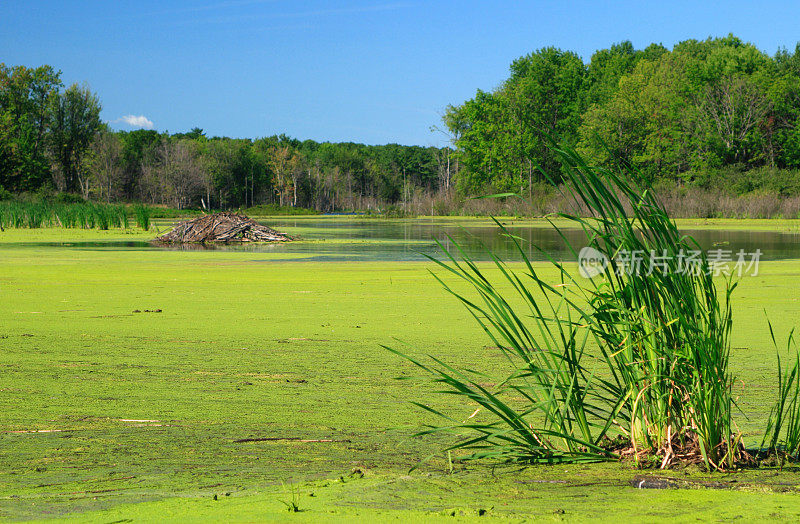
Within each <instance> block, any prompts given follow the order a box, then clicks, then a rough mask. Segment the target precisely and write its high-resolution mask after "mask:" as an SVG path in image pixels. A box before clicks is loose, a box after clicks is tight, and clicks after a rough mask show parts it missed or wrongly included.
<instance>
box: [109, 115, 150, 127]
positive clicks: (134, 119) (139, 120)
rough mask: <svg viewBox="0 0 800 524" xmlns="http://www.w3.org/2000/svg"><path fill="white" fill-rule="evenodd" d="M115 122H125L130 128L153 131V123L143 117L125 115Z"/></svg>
mask: <svg viewBox="0 0 800 524" xmlns="http://www.w3.org/2000/svg"><path fill="white" fill-rule="evenodd" d="M115 122H125V123H126V124H128V125H129V126H131V127H141V128H144V129H153V121H152V120H150V119H149V118H147V117H146V116H144V115H139V116H136V115H125V116H123V117H122V118H118V119H116V120H115Z"/></svg>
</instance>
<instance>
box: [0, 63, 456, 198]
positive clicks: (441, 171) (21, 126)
mask: <svg viewBox="0 0 800 524" xmlns="http://www.w3.org/2000/svg"><path fill="white" fill-rule="evenodd" d="M100 110H101V105H100V102H99V99H98V97H97V96H96V95H95V94H93V93H91V91H90V90H89V89H88V88H86V87H83V86H79V85H72V86H69V87H68V88H66V89H63V85H62V83H61V81H60V73H59V72H56V71H55V70H54V69H53V68H52V67H50V66H42V67H38V68H33V69H32V68H27V67H24V66H18V67H8V66H6V65H4V64H0V187H2V188H4V189H5V190H7V191H12V192H26V191H27V192H35V191H38V190H41V189H42V188H48V187H50V188H52V189H56V190H59V191H66V192H70V193H76V194H80V195H82V196H83V197H84V198H91V199H95V200H105V201H109V202H110V201H141V202H147V203H154V204H164V205H168V206H172V207H177V208H186V207H204V208H236V207H249V206H254V205H260V204H277V205H280V206H297V207H310V208H314V209H317V210H320V211H335V210H354V209H378V208H382V207H385V206H386V205H392V204H394V205H402V204H403V203H404V202H406V201H408V200H409V199H411V198H412V197H413V196H414V195H415V194H419V193H420V192H424V193H433V192H439V191H447V190H449V188H450V187H451V186H452V183H453V182H452V181H453V180H454V179H455V177H456V173H457V169H458V166H457V162H456V161H455V160H452V158H451V157H453V153H454V152H453V150H452V149H451V148H449V147H445V148H436V147H421V146H403V145H397V144H388V145H380V146H371V145H364V144H356V143H329V142H324V143H319V142H315V141H313V140H305V141H301V140H297V139H294V138H290V137H287V136H285V135H279V136H271V137H266V138H259V139H254V140H251V139H232V138H226V137H207V136H206V134H205V133H204V132H203V130H202V129H199V128H195V129H192V130H191V131H189V132H186V133H174V134H170V133H166V132H165V133H162V132H158V131H154V130H146V129H140V130H135V131H113V130H111V129H110V128H109V127H108V125H107V124H105V123H103V122H101V121H100V118H99V114H100Z"/></svg>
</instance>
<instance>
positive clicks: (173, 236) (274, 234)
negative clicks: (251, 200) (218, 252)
mask: <svg viewBox="0 0 800 524" xmlns="http://www.w3.org/2000/svg"><path fill="white" fill-rule="evenodd" d="M289 240H292V238H291V237H290V236H289V235H285V234H283V233H279V232H278V231H275V230H274V229H272V228H269V227H267V226H263V225H261V224H259V223H258V222H256V221H255V220H253V219H252V218H249V217H247V216H245V215H242V214H240V213H228V212H223V213H214V214H211V215H203V216H201V217H198V218H194V219H192V220H184V221H183V222H180V223H178V225H176V226H175V227H174V228H172V230H171V231H168V232H167V233H164V234H163V235H161V236H159V237H156V241H157V242H164V243H167V244H187V243H198V244H209V243H219V242H287V241H289Z"/></svg>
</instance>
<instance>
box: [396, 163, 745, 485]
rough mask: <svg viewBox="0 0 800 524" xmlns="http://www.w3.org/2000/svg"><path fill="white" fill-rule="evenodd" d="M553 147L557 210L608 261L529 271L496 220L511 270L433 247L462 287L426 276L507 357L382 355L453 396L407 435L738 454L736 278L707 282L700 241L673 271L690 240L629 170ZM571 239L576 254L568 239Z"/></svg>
mask: <svg viewBox="0 0 800 524" xmlns="http://www.w3.org/2000/svg"><path fill="white" fill-rule="evenodd" d="M555 152H556V153H557V154H558V155H559V157H560V159H561V162H562V165H563V169H562V177H563V184H564V191H565V196H567V197H568V198H570V199H571V200H572V201H573V203H574V205H575V208H576V209H579V210H581V215H582V216H579V215H578V214H574V215H572V214H566V213H565V214H559V215H557V216H558V217H560V218H563V219H566V220H567V221H569V222H570V223H572V224H573V225H575V226H578V227H580V228H581V229H582V230H583V231H584V232H585V238H586V243H585V246H588V247H591V248H593V249H595V250H597V252H598V253H600V254H601V255H602V257H604V259H605V260H606V261H607V264H606V265H605V267H603V268H602V270H601V272H600V274H599V275H597V276H596V277H595V278H593V279H584V278H582V277H580V276H578V275H576V274H575V273H576V272H575V271H573V270H572V268H569V267H567V266H566V264H565V263H563V262H560V261H557V260H553V259H550V261H551V264H552V265H553V266H554V267H555V268H556V270H557V271H558V274H559V279H558V280H557V281H553V280H550V279H547V280H546V279H543V278H540V277H539V274H538V273H537V270H536V268H535V267H534V265H533V264H532V263H531V261H530V260H529V258H528V257H527V255H526V252H525V250H524V249H523V248H522V245H521V243H520V239H518V238H516V237H514V236H513V235H511V234H509V233H508V231H506V230H505V228H504V227H503V226H502V225H501V224H500V223H499V222H498V223H497V224H498V226H499V227H500V228H501V229H502V230H503V231H504V233H505V234H506V235H507V236H508V238H509V240H510V241H511V242H513V243H514V244H515V246H516V248H517V252H518V254H519V257H520V260H521V261H522V264H523V268H524V269H523V270H522V271H517V270H514V269H512V268H510V267H509V266H508V265H507V264H506V263H505V262H503V261H502V260H500V259H499V258H498V257H495V256H493V255H492V259H493V261H494V269H495V270H496V271H495V273H499V275H500V280H499V281H497V282H495V281H494V280H493V279H492V278H490V274H489V273H488V272H487V271H485V270H484V269H482V267H481V266H478V265H477V264H475V263H474V262H473V261H472V260H471V259H470V258H469V256H467V255H466V253H464V252H463V251H462V250H461V248H460V247H459V246H458V244H456V243H455V242H454V245H455V248H454V252H449V251H447V250H446V249H444V247H442V249H443V251H445V253H446V255H447V259H446V260H445V261H439V260H436V259H433V258H431V260H433V261H434V262H435V263H436V264H437V265H438V266H439V267H440V268H442V269H443V270H445V271H446V274H449V275H450V276H453V277H456V278H457V279H460V280H461V281H463V282H466V283H467V284H468V285H469V286H470V287H471V288H472V291H473V293H472V294H470V295H469V296H468V295H466V294H464V293H463V292H461V291H459V290H457V289H456V287H455V286H454V285H451V284H449V283H447V282H445V279H444V278H442V277H439V276H438V275H435V276H436V278H437V279H439V280H440V282H441V283H442V284H443V285H444V287H445V288H446V289H447V290H448V291H450V292H451V293H452V294H453V295H454V296H455V297H456V298H457V299H459V300H460V301H461V302H462V303H463V304H464V305H465V306H466V307H467V309H468V310H469V312H470V313H471V314H472V316H473V317H474V318H475V320H476V321H477V322H478V323H479V324H480V325H481V326H482V327H483V329H484V331H485V332H486V334H487V335H488V336H489V338H490V339H491V340H492V343H493V344H494V346H495V347H497V348H499V349H500V350H501V351H502V352H503V353H504V354H505V356H506V357H507V361H508V363H509V366H508V369H507V371H506V374H505V375H503V376H501V377H495V376H494V375H493V373H491V372H488V371H477V370H460V369H455V368H454V367H452V366H450V365H448V364H447V363H445V362H443V361H442V360H440V359H437V358H436V357H434V356H429V357H428V358H427V359H417V358H414V357H410V356H408V355H405V354H402V353H398V352H396V351H395V352H396V353H398V354H401V355H402V356H404V357H405V358H407V359H409V360H410V361H411V362H413V363H414V364H416V365H417V366H419V367H420V368H421V369H423V370H425V371H426V372H427V373H428V376H429V377H430V378H431V380H433V382H434V383H436V384H437V385H438V386H440V392H441V393H444V394H447V395H451V396H456V397H458V398H461V399H462V401H463V402H464V413H460V414H457V415H453V414H446V413H443V412H441V411H439V410H437V409H435V408H434V407H431V406H430V405H428V404H423V403H417V405H418V406H420V407H422V408H423V409H426V410H428V411H430V412H431V413H434V414H436V415H437V416H439V417H443V418H444V419H445V420H446V421H447V423H445V424H444V425H436V426H429V427H427V428H426V429H425V430H424V431H422V432H421V433H420V434H428V433H434V432H440V431H455V432H457V433H458V434H459V435H460V440H458V441H457V442H456V444H454V445H453V446H451V447H450V448H448V450H449V451H453V450H466V451H469V452H470V453H471V454H470V455H469V457H470V458H473V459H480V458H494V459H502V460H509V461H517V462H528V463H558V462H573V463H575V462H594V461H602V460H618V459H623V458H629V459H631V460H634V461H636V462H637V463H639V464H641V465H655V466H659V467H662V468H666V467H669V466H671V465H673V464H676V463H679V462H680V463H686V462H692V463H700V464H703V465H704V466H705V467H706V468H708V469H712V470H713V469H727V468H731V467H733V466H735V465H737V464H740V463H742V462H744V461H747V460H748V455H747V453H746V452H745V451H744V448H743V445H742V442H741V436H740V433H739V432H738V431H737V430H736V428H735V427H733V423H732V419H731V409H732V405H733V400H732V393H731V390H732V386H733V383H734V378H735V377H734V376H733V375H732V374H731V373H730V371H729V366H728V363H729V353H730V342H729V336H730V330H731V307H730V297H731V293H732V292H733V290H734V288H735V287H736V285H735V283H733V282H732V280H730V279H728V280H726V281H725V282H724V283H722V287H721V289H718V287H717V285H716V283H715V281H714V279H713V276H712V275H711V273H712V271H711V268H710V267H709V262H708V260H707V258H706V257H705V255H704V254H703V253H702V251H701V252H700V255H699V258H698V259H697V261H696V262H697V264H696V267H695V268H694V269H693V270H692V271H684V270H681V269H682V268H681V267H680V266H679V264H681V263H682V261H684V256H685V254H686V253H688V252H690V251H699V247H698V245H697V243H696V242H695V241H694V240H693V239H692V238H689V237H686V236H683V235H681V234H680V233H679V232H678V229H677V227H676V226H675V223H674V222H673V221H672V220H671V219H670V217H669V216H668V215H667V213H666V212H665V211H664V208H663V206H662V205H660V203H659V202H658V201H657V199H656V198H655V197H654V195H653V194H652V193H651V192H650V191H648V190H646V189H643V188H640V187H639V186H637V185H636V184H635V183H634V182H632V180H635V178H636V177H635V173H617V172H614V171H610V170H607V169H601V168H596V167H591V166H589V165H587V164H586V163H585V162H584V160H583V159H582V158H581V157H580V156H579V155H578V154H577V153H575V152H574V151H572V150H570V149H566V148H564V149H558V148H556V149H555ZM587 216H588V217H591V218H583V217H587ZM551 224H552V227H554V228H555V230H556V231H558V232H559V233H560V234H561V231H560V229H559V228H558V227H557V226H556V225H555V224H554V223H552V222H551ZM561 236H562V238H563V239H564V241H565V242H567V243H568V241H567V239H566V237H565V236H564V235H563V234H561ZM570 249H571V251H572V253H573V254H574V256H575V259H577V258H578V250H577V249H576V246H570ZM624 253H640V254H647V255H648V256H649V255H650V254H651V253H653V254H656V255H658V256H660V257H662V258H661V259H660V260H663V261H664V264H665V265H664V266H663V268H662V269H661V270H660V271H653V272H648V271H647V269H648V268H644V270H643V271H631V270H629V269H630V268H627V267H625V266H624V264H623V263H622V262H621V258H620V256H619V255H620V254H624ZM543 254H545V255H547V253H543ZM429 258H430V257H429ZM459 289H460V288H459ZM423 360H424V361H423ZM470 413H471V414H470Z"/></svg>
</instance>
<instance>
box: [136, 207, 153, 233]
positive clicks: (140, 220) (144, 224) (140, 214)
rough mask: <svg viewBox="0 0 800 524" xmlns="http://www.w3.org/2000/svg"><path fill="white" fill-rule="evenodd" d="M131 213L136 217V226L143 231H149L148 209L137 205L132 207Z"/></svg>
mask: <svg viewBox="0 0 800 524" xmlns="http://www.w3.org/2000/svg"><path fill="white" fill-rule="evenodd" d="M133 213H134V215H135V216H136V225H137V226H139V227H140V228H142V229H143V230H145V231H149V230H150V209H149V208H148V207H147V206H145V205H143V204H137V205H135V206H133Z"/></svg>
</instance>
